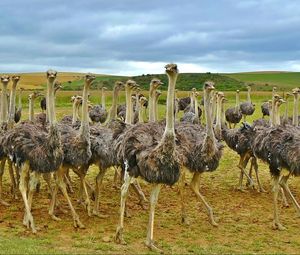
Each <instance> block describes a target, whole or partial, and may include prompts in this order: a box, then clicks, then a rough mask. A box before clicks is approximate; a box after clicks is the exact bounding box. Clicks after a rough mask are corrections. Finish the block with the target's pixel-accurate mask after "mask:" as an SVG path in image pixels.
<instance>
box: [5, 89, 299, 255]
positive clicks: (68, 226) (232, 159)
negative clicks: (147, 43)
mask: <svg viewBox="0 0 300 255" xmlns="http://www.w3.org/2000/svg"><path fill="white" fill-rule="evenodd" d="M74 93H76V92H64V91H63V92H58V94H57V116H58V119H60V118H61V117H62V116H63V115H64V114H70V113H71V108H70V106H71V103H70V102H69V97H70V96H71V95H72V94H74ZM185 95H187V92H180V95H179V96H185ZM225 95H226V97H227V98H228V99H229V102H228V104H227V107H229V106H232V105H233V104H234V93H232V92H228V93H227V92H226V93H225ZM270 95H271V94H270V93H269V92H259V93H255V95H253V101H254V102H255V103H256V105H257V109H256V111H255V114H254V115H253V116H252V117H251V118H249V121H252V120H253V119H257V118H259V117H261V113H260V103H261V102H263V101H265V100H267V99H268V98H270ZM241 97H242V98H241V99H242V100H244V99H245V98H246V94H245V93H242V95H241ZM91 100H92V101H93V102H97V101H98V100H99V97H98V94H97V92H92V97H91ZM107 101H108V104H110V102H111V100H110V98H108V100H107ZM124 101H125V100H124V94H122V96H121V98H120V102H124ZM164 101H165V94H164V95H163V97H162V99H161V103H163V102H164ZM24 102H25V95H24ZM36 105H38V102H37V104H36ZM159 109H160V116H161V117H162V116H163V115H164V110H165V108H164V105H162V104H161V105H160V106H159ZM38 111H39V110H38V109H37V110H36V112H38ZM290 112H291V109H290ZM26 117H27V108H26V107H25V108H24V114H23V118H26ZM237 163H238V156H237V155H236V153H234V152H233V151H231V150H229V149H228V148H225V150H224V155H223V158H222V160H221V162H220V167H219V168H218V169H217V170H216V171H215V172H213V173H208V174H204V175H203V178H202V183H201V192H202V194H204V195H205V197H206V198H207V201H208V202H209V203H210V204H211V206H212V207H213V208H214V212H215V215H216V218H217V221H218V223H219V227H218V228H215V227H212V226H211V225H210V224H209V223H208V217H207V214H206V211H205V208H204V206H203V205H202V204H201V203H200V202H198V201H197V200H196V197H195V196H194V195H193V193H192V191H191V190H190V189H189V188H188V187H186V203H187V204H188V215H189V218H190V225H188V226H187V225H182V224H181V222H180V199H179V195H178V187H177V185H174V186H173V187H163V188H162V190H161V193H160V196H159V201H158V205H157V209H156V219H155V233H154V235H155V239H156V240H157V242H158V245H159V247H161V248H162V249H164V251H165V252H166V253H174V254H178V253H185V254H192V253H197V254H207V253H215V254H224V253H243V254H245V253H247V254H248V253H257V254H265V253H276V254H287V253H289V254H291V253H293V254H295V253H299V251H300V237H299V224H300V218H299V217H297V214H296V213H295V210H294V208H293V207H292V206H291V207H290V208H281V216H280V218H281V220H282V223H283V224H285V225H286V227H288V229H287V230H286V231H274V230H272V228H271V224H272V217H273V216H272V209H273V207H272V192H271V178H270V175H269V171H268V168H267V166H266V165H265V164H263V163H262V162H259V173H260V176H261V180H262V184H263V186H264V188H265V189H266V191H267V192H266V193H259V192H257V191H256V190H250V189H249V190H245V192H240V191H238V190H237V189H236V186H237V183H238V177H239V170H238V168H237V167H236V165H237ZM96 174H97V168H96V167H95V166H93V167H91V168H90V170H89V173H88V178H87V179H88V180H89V182H90V183H94V178H95V176H96ZM4 178H5V185H4V188H3V189H4V198H5V199H6V201H8V202H10V203H11V206H9V207H4V206H2V205H0V253H5V254H20V253H27V254H28V253H30V254H49V253H54V254H61V253H64V254H65V253H73V254H74V253H76V254H87V253H98V254H103V253H110V254H133V253H140V254H151V253H152V252H150V251H149V250H148V249H147V248H146V247H145V246H144V239H145V234H146V226H147V223H148V210H143V209H141V208H140V206H139V205H137V197H136V195H135V194H134V192H130V195H129V197H128V200H127V201H128V207H129V211H130V214H131V217H130V218H126V219H125V239H126V241H127V242H128V244H127V245H125V246H124V245H118V244H115V243H114V242H113V236H114V233H115V230H116V226H117V222H118V212H119V197H120V196H119V193H120V192H119V190H117V189H114V188H113V187H112V178H113V170H112V169H111V170H110V171H108V174H107V175H106V177H105V179H104V184H103V191H102V192H101V205H100V208H101V213H103V214H107V215H109V217H108V218H107V219H99V218H97V217H88V216H87V213H86V212H85V210H84V208H83V206H82V205H80V204H78V203H77V191H78V184H79V180H78V178H77V176H75V175H74V174H72V179H73V181H74V183H75V184H74V187H75V194H72V195H71V197H72V201H73V205H74V206H75V207H76V210H77V212H78V214H79V215H80V218H81V220H82V222H83V223H84V224H85V226H86V229H84V230H78V229H74V228H73V227H72V218H71V215H70V211H69V208H68V205H67V203H66V201H65V200H64V199H63V197H62V195H61V194H60V195H59V199H60V201H61V204H62V208H63V210H64V211H66V212H65V213H64V212H62V211H60V210H58V211H57V215H58V216H59V217H60V218H61V219H62V221H61V222H55V221H53V220H51V219H50V217H49V216H48V206H49V198H48V196H47V190H46V186H45V185H42V190H41V192H40V193H39V194H35V196H34V202H33V216H34V218H35V221H36V224H37V226H38V227H40V231H39V232H38V234H36V235H33V234H32V233H31V231H29V230H27V229H25V228H24V227H23V226H22V218H23V202H22V199H21V198H19V199H18V200H17V201H14V200H13V199H12V197H11V195H10V194H9V182H8V179H9V177H8V174H7V172H6V174H5V176H4ZM190 178H191V175H189V176H188V179H189V180H190ZM42 184H44V183H42ZM141 186H142V189H143V190H144V192H145V193H146V195H147V197H149V190H150V186H149V185H148V184H146V183H144V182H141ZM290 188H291V190H292V192H293V193H294V194H295V196H296V198H297V199H298V200H299V199H300V193H299V190H300V183H299V180H298V179H292V180H291V182H290Z"/></svg>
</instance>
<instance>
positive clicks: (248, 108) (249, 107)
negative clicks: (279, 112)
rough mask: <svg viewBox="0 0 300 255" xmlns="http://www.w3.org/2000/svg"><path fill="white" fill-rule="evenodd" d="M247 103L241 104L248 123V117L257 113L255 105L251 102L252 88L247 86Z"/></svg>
mask: <svg viewBox="0 0 300 255" xmlns="http://www.w3.org/2000/svg"><path fill="white" fill-rule="evenodd" d="M247 90H248V92H247V101H246V102H243V103H241V104H240V110H241V112H242V114H243V117H244V121H246V117H247V116H249V115H252V114H253V113H254V111H255V104H253V103H252V101H251V95H250V94H251V86H247Z"/></svg>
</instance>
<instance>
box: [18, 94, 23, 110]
mask: <svg viewBox="0 0 300 255" xmlns="http://www.w3.org/2000/svg"><path fill="white" fill-rule="evenodd" d="M18 108H19V109H22V90H20V94H19V105H18Z"/></svg>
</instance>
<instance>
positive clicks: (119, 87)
mask: <svg viewBox="0 0 300 255" xmlns="http://www.w3.org/2000/svg"><path fill="white" fill-rule="evenodd" d="M124 86H125V84H124V82H121V81H116V82H115V89H116V90H117V91H120V90H122V89H123V88H124Z"/></svg>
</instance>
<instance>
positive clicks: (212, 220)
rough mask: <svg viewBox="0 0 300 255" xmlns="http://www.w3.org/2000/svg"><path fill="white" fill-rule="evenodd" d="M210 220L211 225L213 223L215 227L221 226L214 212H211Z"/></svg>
mask: <svg viewBox="0 0 300 255" xmlns="http://www.w3.org/2000/svg"><path fill="white" fill-rule="evenodd" d="M209 222H210V224H211V225H213V226H214V227H217V226H219V224H218V223H217V222H216V221H215V219H214V216H213V213H212V212H211V213H209Z"/></svg>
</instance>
